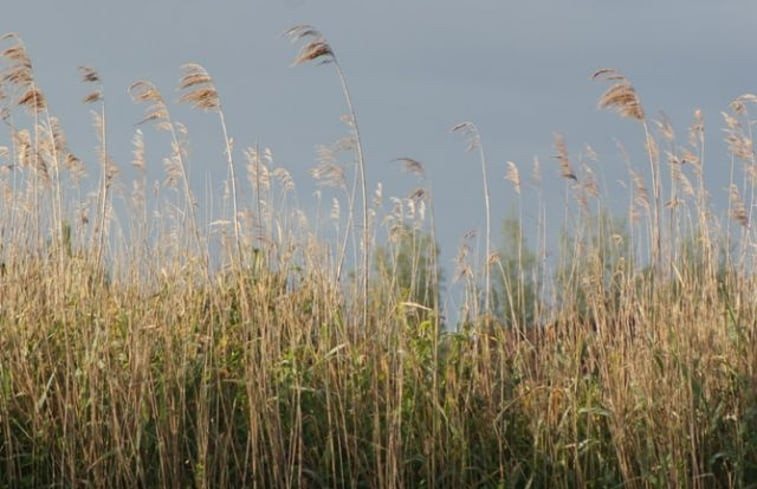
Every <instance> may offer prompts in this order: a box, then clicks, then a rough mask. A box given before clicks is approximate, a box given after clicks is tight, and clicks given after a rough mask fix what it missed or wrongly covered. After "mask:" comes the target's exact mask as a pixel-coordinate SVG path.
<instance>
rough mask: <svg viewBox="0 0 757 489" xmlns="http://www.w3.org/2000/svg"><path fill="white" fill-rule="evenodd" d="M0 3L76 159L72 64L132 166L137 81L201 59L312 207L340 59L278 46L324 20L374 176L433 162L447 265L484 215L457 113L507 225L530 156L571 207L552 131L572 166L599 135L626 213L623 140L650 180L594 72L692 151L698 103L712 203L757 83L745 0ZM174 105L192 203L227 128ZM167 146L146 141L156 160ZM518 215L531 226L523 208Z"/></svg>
mask: <svg viewBox="0 0 757 489" xmlns="http://www.w3.org/2000/svg"><path fill="white" fill-rule="evenodd" d="M1 12H2V15H1V16H0V31H2V32H10V31H13V32H16V33H18V34H19V35H20V36H21V37H22V38H23V39H24V41H25V43H26V46H27V49H28V51H29V53H30V55H31V57H32V61H33V63H34V69H35V73H36V77H37V80H38V82H39V84H40V85H41V87H42V89H43V90H44V91H45V93H46V95H47V97H48V103H49V105H50V108H51V110H52V112H53V114H54V115H56V116H58V117H59V118H60V119H61V121H62V123H63V127H64V129H65V130H66V132H67V136H68V139H69V145H70V146H71V147H72V149H73V150H74V152H76V153H79V154H84V155H85V156H86V155H87V153H88V152H89V154H90V155H92V154H94V153H93V147H94V146H95V144H96V143H95V139H94V135H93V129H92V127H91V121H90V115H89V108H88V107H85V106H82V105H81V103H80V100H81V98H82V97H83V96H84V95H85V94H86V92H87V90H86V88H85V87H83V86H82V85H81V83H80V82H79V74H78V71H77V67H78V66H79V65H90V66H92V67H94V68H95V69H96V70H97V71H98V72H99V73H100V75H101V77H102V79H103V81H104V84H105V96H106V102H107V107H108V125H109V136H108V138H109V140H108V142H109V145H110V147H111V151H112V154H113V157H114V160H115V161H116V163H118V164H119V165H122V166H128V162H129V161H130V159H131V147H130V141H131V138H132V136H133V133H134V128H135V126H134V124H135V123H136V122H137V121H139V120H140V118H141V116H142V110H143V107H139V106H136V105H134V104H133V103H131V101H130V99H129V96H128V94H127V87H128V86H129V85H130V84H131V83H132V82H134V81H136V80H140V79H146V80H150V81H152V82H154V83H155V84H156V85H157V86H158V87H159V88H160V89H161V90H162V91H163V93H164V95H166V98H168V99H172V100H175V99H176V98H178V95H177V93H176V92H175V87H176V85H177V81H178V78H179V67H180V66H181V65H182V64H184V63H187V62H196V63H200V64H202V65H203V66H204V67H205V68H206V69H207V70H208V71H209V72H210V74H211V75H212V76H213V77H214V79H215V82H216V86H217V89H218V90H219V92H220V95H221V98H222V103H223V105H224V109H225V114H226V117H227V123H228V126H229V131H230V135H231V136H232V137H233V138H234V141H235V149H236V151H237V152H239V158H240V160H241V150H242V149H243V148H244V147H247V146H253V145H256V144H259V145H261V146H263V147H269V148H271V150H272V152H273V155H274V159H275V161H276V164H277V165H281V166H285V167H286V168H287V169H289V171H291V172H292V174H293V175H294V176H295V181H296V183H297V187H298V197H299V200H300V202H302V203H303V205H304V206H306V207H307V206H313V205H315V198H314V197H313V192H314V191H315V190H316V189H317V186H316V184H315V183H314V182H313V181H312V180H311V179H310V178H309V177H308V173H307V171H308V169H309V168H311V167H312V166H313V165H314V164H315V161H316V157H315V156H316V153H315V148H316V146H317V145H319V144H328V143H331V142H333V141H335V140H336V139H338V138H340V137H342V136H344V135H345V127H344V126H343V124H342V123H341V122H340V116H341V115H342V114H344V113H345V112H346V109H345V105H344V101H343V99H342V95H341V92H340V88H339V84H338V80H337V78H336V76H335V74H334V71H333V69H332V68H331V67H329V66H317V65H305V66H297V67H292V66H291V62H292V60H293V58H294V56H295V55H296V53H297V47H296V46H292V45H291V44H290V43H289V42H288V41H287V40H286V39H283V38H282V37H281V33H282V32H283V31H285V30H286V29H287V28H288V27H291V26H293V25H296V24H311V25H313V26H316V27H317V28H318V29H319V30H320V31H321V32H323V33H324V35H325V36H326V38H327V39H328V41H329V42H330V44H331V46H332V48H333V49H334V51H335V53H336V55H337V57H338V59H339V61H340V63H341V65H342V67H343V69H344V71H345V74H346V77H347V81H348V83H349V86H350V90H351V93H352V96H353V99H354V103H355V107H356V111H357V117H358V121H359V124H360V128H361V131H362V136H363V140H364V144H365V150H366V164H367V170H366V171H367V178H368V181H369V187H370V188H373V187H375V185H376V184H377V183H378V182H382V185H383V188H384V193H385V195H400V196H404V195H406V194H407V192H408V191H409V190H410V189H412V188H413V187H414V186H415V185H416V184H417V182H416V181H414V180H413V179H412V178H411V177H410V176H408V175H404V174H402V172H401V171H400V167H399V165H398V164H397V163H396V162H393V160H394V159H395V158H398V157H412V158H414V159H417V160H419V161H421V162H423V164H424V165H425V167H426V169H427V171H428V173H429V176H430V180H431V182H432V185H433V193H434V197H435V201H434V206H435V211H436V214H437V222H438V226H439V241H440V245H441V248H442V260H443V262H444V263H445V267H446V268H451V266H452V265H451V262H452V259H453V257H454V255H455V252H456V249H457V247H458V244H459V242H460V239H461V237H462V235H463V234H464V233H465V232H466V231H468V230H471V229H476V230H478V231H479V232H481V231H482V230H483V225H484V224H483V223H484V210H483V201H482V196H481V191H482V183H481V177H480V164H479V162H478V160H477V158H476V155H475V154H471V153H466V152H465V144H464V142H463V141H462V140H461V138H460V137H459V136H458V135H455V134H450V133H449V129H450V127H452V126H453V125H455V124H456V123H458V122H461V121H472V122H474V123H475V124H476V125H477V127H478V129H479V132H480V135H481V141H482V144H483V146H484V148H485V151H486V155H487V161H488V165H489V184H490V187H491V194H492V208H493V210H492V221H493V223H494V224H493V226H494V229H495V230H498V229H499V227H500V223H501V222H502V219H503V218H504V217H505V216H507V215H509V214H511V213H512V212H513V208H514V205H515V204H514V203H515V198H514V193H513V189H512V186H511V185H510V184H509V183H508V182H506V181H505V180H504V175H505V171H506V162H507V161H513V162H515V163H516V164H517V165H518V166H519V167H520V169H521V173H522V176H523V179H524V180H526V176H527V175H528V174H530V172H531V164H532V161H533V158H534V157H538V158H539V159H540V160H541V162H542V168H543V171H544V189H545V195H546V196H547V197H546V199H547V205H548V206H555V207H558V209H557V211H558V212H557V213H556V214H557V216H558V217H559V216H560V215H561V213H560V209H559V207H560V205H562V204H561V202H562V201H561V197H560V196H561V195H562V193H563V189H564V183H563V182H562V181H561V179H560V177H559V169H558V167H557V164H556V163H555V160H554V158H553V156H554V149H553V146H552V141H553V134H554V133H555V132H561V133H562V134H564V136H565V139H566V141H567V144H568V149H569V151H570V152H571V156H572V157H574V158H575V159H578V156H579V155H580V154H581V153H582V151H583V148H584V147H585V146H586V145H587V144H588V145H591V147H592V148H593V149H594V150H595V151H596V152H597V154H598V157H599V162H598V163H597V166H598V167H599V171H600V172H601V176H602V180H601V181H602V184H603V185H604V186H603V188H602V189H601V191H602V192H603V193H605V194H606V195H608V196H611V199H610V200H611V201H612V200H613V199H616V200H618V201H622V202H620V203H619V204H618V205H619V207H618V209H619V210H621V212H622V209H624V205H625V204H626V201H627V191H626V190H624V189H623V187H622V185H621V184H620V183H618V182H617V180H618V179H622V180H627V172H626V170H625V162H624V161H623V159H622V158H621V157H620V156H619V153H618V150H617V146H616V144H617V143H616V142H617V141H621V142H622V144H623V145H624V146H625V147H627V148H629V153H630V155H631V159H632V160H633V161H632V163H633V164H635V165H638V166H639V167H640V168H641V169H642V171H643V169H644V168H645V165H646V163H645V160H644V157H643V153H640V152H639V150H640V149H643V133H642V132H641V131H640V128H639V126H638V124H636V123H634V122H633V121H629V120H624V119H621V118H619V117H617V116H616V115H615V114H612V113H609V112H606V111H600V110H598V109H597V107H596V103H597V99H598V97H599V95H600V94H601V93H602V91H603V90H604V89H605V88H606V86H603V85H601V84H599V83H597V82H596V81H592V80H591V79H590V75H591V74H592V73H593V72H594V71H595V70H597V69H599V68H604V67H613V68H617V69H619V70H620V71H621V72H622V73H624V74H625V75H626V76H628V77H629V78H630V80H631V81H632V83H633V84H634V86H635V87H636V89H637V91H638V93H639V95H640V97H641V100H642V103H643V105H644V107H645V109H646V112H647V113H648V114H649V115H650V116H651V117H657V115H658V114H659V113H660V112H664V113H665V114H667V116H668V117H669V118H670V119H671V120H672V123H673V126H674V127H675V128H676V130H677V133H678V135H679V139H680V140H681V141H682V142H684V141H685V139H686V131H687V128H688V126H689V125H690V124H691V123H692V120H693V113H694V111H695V110H696V109H701V110H702V111H703V114H704V117H705V123H706V126H707V130H708V133H707V134H708V145H707V146H708V158H707V160H706V163H705V164H706V174H707V178H708V181H710V182H712V184H711V185H710V191H711V193H712V195H713V200H714V201H716V202H717V201H718V199H721V200H722V201H723V202H725V195H726V191H725V187H726V186H727V182H728V180H727V172H728V167H729V158H728V154H727V152H726V151H725V147H724V146H723V144H722V142H721V139H722V137H721V133H720V128H721V127H722V118H721V116H720V112H721V111H724V110H727V109H728V103H729V102H730V101H731V100H732V99H734V98H735V97H737V96H739V95H741V94H743V93H747V92H753V91H757V64H755V63H754V46H755V45H757V43H755V41H757V29H755V25H756V22H757V21H755V19H757V2H754V1H753V0H723V1H719V2H713V1H711V0H670V1H651V0H639V1H636V2H620V1H614V0H592V1H590V0H575V1H570V2H567V1H560V0H544V1H540V0H533V1H529V2H525V1H521V2H515V1H509V0H466V1H450V0H381V1H372V2H369V1H358V0H349V1H348V0H318V1H315V0H226V1H215V2H211V1H207V0H160V1H156V0H132V1H118V2H114V1H102V0H96V1H95V0H87V1H84V0H72V1H67V2H59V1H34V0H28V1H24V2H19V1H16V2H6V5H4V6H3V8H2V10H1ZM172 111H173V115H174V117H175V118H176V119H178V120H180V121H182V122H185V123H186V124H187V126H188V128H189V131H190V139H191V147H192V156H191V162H190V165H191V167H192V173H193V175H194V176H195V182H193V183H194V184H195V187H196V192H197V193H198V194H200V193H201V189H202V187H203V185H204V182H205V181H206V179H207V178H213V179H214V181H216V180H217V181H220V179H222V178H223V176H224V175H225V163H224V157H223V148H222V144H223V142H222V138H221V135H220V132H219V128H218V124H217V121H216V119H215V118H214V117H212V116H211V115H210V114H198V113H193V112H191V111H190V110H189V109H188V108H186V107H183V106H181V107H180V106H172ZM0 138H7V134H0ZM164 153H165V152H164V151H161V150H159V149H155V150H154V151H153V152H152V156H153V157H154V158H158V160H157V161H155V166H156V167H160V163H159V161H160V160H159V158H162V156H163V155H164ZM150 154H151V150H150V147H149V146H148V157H149V156H150ZM91 159H92V160H93V159H94V157H92V158H91ZM95 172H96V170H94V169H93V170H92V173H93V174H96V173H95ZM526 192H528V190H527V189H526V188H525V186H524V193H526ZM551 197H554V199H553V201H552V202H550V201H549V199H550V198H551ZM525 217H526V219H532V220H533V219H536V216H535V213H533V212H529V210H528V209H526V212H525ZM557 234H558V230H554V231H553V232H552V237H553V238H554V239H557ZM494 241H495V243H494V244H495V245H496V244H497V242H499V241H500V240H499V238H498V237H497V235H496V233H495V239H494Z"/></svg>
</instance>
